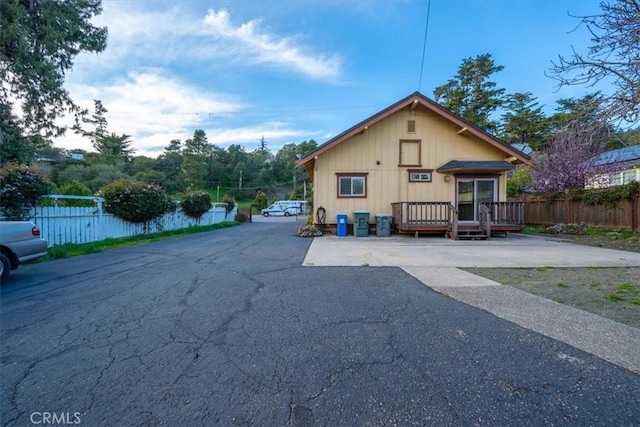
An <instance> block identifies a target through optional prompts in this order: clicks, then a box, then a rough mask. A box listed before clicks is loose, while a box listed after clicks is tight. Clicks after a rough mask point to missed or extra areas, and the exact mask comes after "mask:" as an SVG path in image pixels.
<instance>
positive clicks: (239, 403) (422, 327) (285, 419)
mask: <svg viewBox="0 0 640 427" xmlns="http://www.w3.org/2000/svg"><path fill="white" fill-rule="evenodd" d="M298 225H299V224H296V223H291V222H273V223H271V222H255V223H251V224H245V225H242V226H238V227H232V228H228V229H223V230H217V231H213V232H209V233H202V234H197V235H191V236H184V237H179V238H174V239H170V240H164V241H160V242H154V243H149V244H145V245H140V246H134V247H129V248H126V249H121V250H114V251H110V252H105V253H100V254H93V255H86V256H82V257H77V258H71V259H67V260H58V261H51V262H46V263H39V264H31V265H26V266H23V267H21V268H20V269H19V270H17V271H15V272H14V274H12V279H11V280H10V281H9V282H8V283H6V284H5V285H3V286H2V288H1V289H0V292H1V294H0V296H1V300H0V304H1V305H0V307H1V313H0V320H1V325H0V332H1V335H0V338H1V344H2V347H1V368H2V371H1V374H2V376H1V383H0V386H1V388H0V404H1V409H2V425H6V426H24V425H32V424H34V423H35V422H38V421H42V414H43V413H50V414H51V413H54V414H56V415H60V414H62V415H66V416H67V417H68V418H67V420H71V421H79V423H76V424H78V425H91V426H113V425H118V426H129V425H132V426H133V425H144V426H147V425H169V426H212V425H213V426H218V425H219V426H234V425H240V426H242V425H246V426H392V425H397V426H411V425H438V426H440V425H451V426H464V425H474V426H475V425H534V426H540V425H563V426H565V425H575V426H584V425H590V426H599V425H601V426H610V425H616V426H625V425H629V426H630V425H638V420H639V419H640V398H639V396H640V376H638V375H637V374H634V373H632V372H630V371H627V370H625V369H623V368H620V367H618V366H615V365H612V364H610V363H608V362H605V361H603V360H601V359H599V358H597V357H595V356H592V355H590V354H588V353H585V352H582V351H580V350H577V349H575V348H574V347H571V346H569V345H567V344H564V343H562V342H559V341H556V340H553V339H551V338H548V337H545V336H543V335H540V334H538V333H535V332H532V331H530V330H528V329H525V328H522V327H520V326H517V325H515V324H513V323H511V322H508V321H506V320H503V319H500V318H497V317H495V316H493V315H491V314H490V313H488V312H486V311H483V310H480V309H478V308H475V307H472V306H470V305H466V304H464V303H461V302H458V301H455V300H453V299H451V298H448V297H447V296H445V295H442V294H439V293H437V292H435V291H433V290H431V289H429V288H428V287H426V286H424V285H423V284H422V283H421V282H420V281H419V280H417V279H416V278H414V277H412V276H411V275H409V274H408V273H406V272H405V271H403V270H402V269H400V268H397V267H364V266H360V267H358V266H354V267H303V266H302V262H303V260H304V257H305V254H306V251H307V249H308V247H309V245H310V243H311V240H310V239H303V238H299V237H297V236H296V235H295V232H296V229H297V227H298ZM639 357H640V355H639ZM34 414H36V416H35V418H34ZM74 417H75V418H74ZM41 424H42V422H41Z"/></svg>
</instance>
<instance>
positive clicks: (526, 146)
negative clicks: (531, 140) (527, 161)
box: [511, 142, 533, 156]
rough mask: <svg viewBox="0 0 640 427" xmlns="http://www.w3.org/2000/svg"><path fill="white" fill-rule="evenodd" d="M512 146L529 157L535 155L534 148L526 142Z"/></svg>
mask: <svg viewBox="0 0 640 427" xmlns="http://www.w3.org/2000/svg"><path fill="white" fill-rule="evenodd" d="M511 146H512V147H513V148H515V149H516V150H520V151H522V152H523V153H524V154H526V155H527V156H528V155H530V154H531V153H533V148H531V146H530V145H529V144H527V143H526V142H516V143H515V144H511Z"/></svg>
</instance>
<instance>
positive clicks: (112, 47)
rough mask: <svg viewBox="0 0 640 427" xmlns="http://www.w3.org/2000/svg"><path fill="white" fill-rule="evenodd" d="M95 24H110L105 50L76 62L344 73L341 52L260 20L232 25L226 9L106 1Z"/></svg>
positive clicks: (326, 75)
mask: <svg viewBox="0 0 640 427" xmlns="http://www.w3.org/2000/svg"><path fill="white" fill-rule="evenodd" d="M125 4H126V3H125ZM96 25H100V26H107V27H108V28H109V40H108V46H107V50H106V52H105V53H104V54H102V55H99V56H98V57H96V56H95V55H91V56H86V55H83V56H81V57H80V58H79V60H78V61H79V62H78V63H79V64H83V65H84V64H86V63H90V62H95V61H98V62H99V63H100V64H101V65H102V66H103V67H106V68H108V69H112V68H117V67H119V66H122V65H123V63H122V61H126V63H131V62H133V61H142V62H145V63H150V62H151V63H154V64H164V65H169V64H184V63H185V61H191V62H197V63H201V64H208V65H214V64H218V65H219V64H220V63H221V62H215V61H212V60H214V59H221V58H224V59H225V61H224V64H233V65H234V66H240V67H247V66H255V65H265V66H271V67H274V68H277V69H280V70H285V71H289V72H294V73H297V74H301V75H304V76H306V77H309V78H312V79H319V80H327V81H334V80H337V79H338V77H340V75H341V73H342V67H343V61H342V59H341V57H340V56H339V55H337V54H324V53H315V52H313V50H314V49H313V47H312V46H305V45H303V44H302V43H300V42H298V39H299V38H300V36H299V35H294V36H289V37H288V36H281V35H278V34H274V33H270V32H268V31H267V30H265V29H263V28H261V21H260V20H259V19H254V20H250V21H248V22H246V23H242V24H239V25H234V24H233V23H232V22H231V19H230V15H229V12H228V11H227V10H225V9H223V10H220V11H215V10H209V11H208V13H207V14H206V16H205V17H204V18H201V17H198V16H197V15H196V16H194V14H193V12H188V11H186V10H184V9H181V8H179V6H174V7H173V8H172V9H170V10H164V11H157V10H156V11H147V10H141V9H137V10H135V11H132V10H131V9H130V8H123V7H121V6H120V4H118V3H108V5H107V4H105V7H104V12H103V14H102V15H101V16H99V17H98V18H97V19H96Z"/></svg>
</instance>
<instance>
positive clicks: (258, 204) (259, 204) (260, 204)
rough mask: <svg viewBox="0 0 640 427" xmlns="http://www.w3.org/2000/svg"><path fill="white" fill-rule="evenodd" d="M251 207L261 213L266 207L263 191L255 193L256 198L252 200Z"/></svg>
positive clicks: (265, 196)
mask: <svg viewBox="0 0 640 427" xmlns="http://www.w3.org/2000/svg"><path fill="white" fill-rule="evenodd" d="M253 206H254V207H255V208H256V209H258V211H261V210H262V209H264V208H266V207H267V206H268V202H267V195H266V194H264V191H260V190H259V191H258V192H257V193H256V197H255V198H254V199H253Z"/></svg>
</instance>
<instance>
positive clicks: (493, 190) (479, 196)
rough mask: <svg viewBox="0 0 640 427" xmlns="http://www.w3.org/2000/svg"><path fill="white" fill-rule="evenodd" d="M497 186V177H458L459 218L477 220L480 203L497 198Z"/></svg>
mask: <svg viewBox="0 0 640 427" xmlns="http://www.w3.org/2000/svg"><path fill="white" fill-rule="evenodd" d="M497 186H498V180H497V179H495V178H458V190H457V195H456V199H457V200H456V203H457V204H456V206H457V208H458V220H459V221H470V222H471V221H474V222H477V221H478V212H479V211H480V208H479V206H480V203H481V202H495V201H496V200H497V198H496V195H497Z"/></svg>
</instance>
